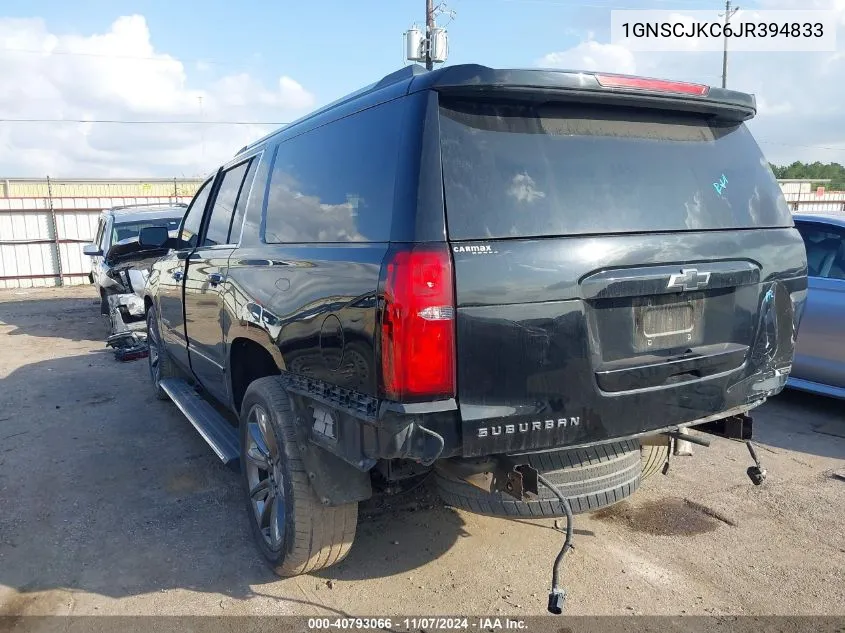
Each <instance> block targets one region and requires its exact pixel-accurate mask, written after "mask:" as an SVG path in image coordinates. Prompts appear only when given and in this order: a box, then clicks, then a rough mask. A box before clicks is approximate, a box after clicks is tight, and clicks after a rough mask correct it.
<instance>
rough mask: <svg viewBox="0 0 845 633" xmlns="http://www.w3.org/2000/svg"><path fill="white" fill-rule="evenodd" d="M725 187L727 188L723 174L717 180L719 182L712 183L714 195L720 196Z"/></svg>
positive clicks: (726, 178)
mask: <svg viewBox="0 0 845 633" xmlns="http://www.w3.org/2000/svg"><path fill="white" fill-rule="evenodd" d="M727 186H728V177H727V176H725V174H722V177H721V178H720V179H719V182H714V183H713V188H714V189H715V190H716V193H718V194H719V195H720V196H721V195H722V192H723V191H724V190H725V187H727Z"/></svg>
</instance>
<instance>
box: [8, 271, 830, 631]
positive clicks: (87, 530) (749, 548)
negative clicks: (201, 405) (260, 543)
mask: <svg viewBox="0 0 845 633" xmlns="http://www.w3.org/2000/svg"><path fill="white" fill-rule="evenodd" d="M106 333H107V325H106V322H105V320H104V318H103V317H101V316H100V315H99V311H98V306H97V305H96V301H95V297H94V293H93V291H92V290H91V288H90V287H77V288H64V289H62V288H59V289H46V290H17V291H0V615H21V614H76V615H82V614H122V615H128V614H278V615H282V614H354V615H402V614H417V615H420V614H426V615H432V614H441V615H449V614H458V613H461V614H466V615H472V614H476V615H497V614H510V615H529V614H542V613H545V607H546V594H547V591H548V583H549V577H550V570H551V563H552V560H553V558H554V556H555V554H556V552H557V550H558V549H559V547H560V545H561V543H562V535H561V533H560V532H559V531H556V530H555V528H554V524H553V521H551V520H543V521H511V520H500V519H491V518H485V517H480V516H475V515H472V514H468V513H465V512H460V511H455V510H453V509H451V508H447V507H444V506H443V505H442V504H441V503H440V502H439V501H438V500H437V498H436V496H435V495H433V494H432V493H431V492H430V491H429V490H427V489H425V488H423V489H420V490H418V491H416V492H412V493H408V494H405V495H402V496H398V497H392V498H389V499H381V500H373V501H370V502H368V503H366V504H364V505H363V506H362V507H361V518H360V520H359V528H358V537H357V540H356V543H355V545H354V547H353V549H352V552H351V554H350V556H349V558H348V559H347V560H346V561H345V562H343V563H342V564H341V565H339V566H337V567H335V568H332V569H330V570H327V571H326V572H324V573H320V574H317V575H311V576H304V577H300V578H295V579H288V580H279V579H277V578H276V577H275V576H273V575H272V574H271V573H270V572H269V571H268V570H267V568H266V567H265V566H264V564H263V562H262V560H261V559H260V557H259V554H258V552H257V550H256V549H255V547H254V546H253V544H252V541H251V537H250V532H249V526H248V523H247V516H246V513H245V509H244V501H243V499H242V495H241V490H240V480H239V478H238V476H237V475H236V474H235V473H234V472H232V471H231V470H228V469H227V468H225V467H224V466H222V465H221V464H220V463H219V462H218V460H217V458H216V457H215V456H214V454H213V453H212V451H211V450H210V449H209V448H208V447H207V446H206V445H205V444H204V442H203V440H202V439H201V438H200V436H199V435H198V434H197V433H196V432H195V431H194V430H193V428H192V427H191V425H190V424H189V423H188V422H187V421H186V420H185V419H184V418H183V417H182V416H181V415H180V413H179V412H178V410H177V409H176V407H175V406H174V405H172V404H171V403H168V402H159V401H157V400H156V399H155V398H154V397H153V393H152V389H151V387H150V383H149V378H148V374H147V362H146V360H139V361H133V362H127V363H119V362H117V361H116V360H115V359H114V358H113V356H112V354H111V353H110V351H109V350H106V349H105V347H104V343H103V341H104V339H105V336H106ZM843 412H845V403H840V402H837V401H831V400H826V399H823V398H817V397H811V396H806V395H801V394H795V393H786V394H783V395H781V396H779V397H777V398H775V399H774V400H773V401H771V402H770V403H767V404H766V405H764V406H763V407H761V408H760V409H758V410H757V412H756V414H755V437H756V439H758V440H759V442H760V443H761V449H760V451H759V453H760V456H761V458H762V459H763V460H764V465H765V466H766V467H767V468H768V471H769V479H768V480H767V481H766V482H765V483H764V485H763V486H761V487H759V488H757V487H754V486H752V485H751V484H750V482H749V481H748V479H747V477H746V475H745V469H746V468H747V467H748V466H749V465H750V460H749V457H748V453H747V451H746V449H745V446H744V445H743V444H742V443H738V442H732V441H728V440H721V439H716V440H714V442H713V445H712V446H711V448H709V449H705V448H703V447H696V450H695V455H694V456H693V457H688V458H677V459H674V460H673V462H672V468H671V472H670V475H669V476H666V477H664V476H660V475H657V476H655V477H654V478H653V479H652V480H649V481H648V482H647V483H646V484H644V485H643V487H642V488H641V489H640V491H639V492H638V493H637V494H636V495H634V496H633V497H632V499H631V500H630V501H628V502H623V503H621V504H619V505H617V506H614V507H612V508H610V509H608V510H605V511H602V512H599V513H597V514H594V515H592V516H584V515H582V516H578V517H576V523H575V527H576V535H575V544H576V549H575V550H574V552H573V553H572V555H571V557H568V560H567V563H566V566H565V573H564V579H565V583H564V584H565V586H566V588H567V589H568V591H569V597H568V600H567V605H566V608H567V612H568V613H569V614H573V615H577V614H591V615H593V614H608V615H614V614H757V615H764V614H815V615H820V614H829V615H833V614H836V615H843V614H845V531H843V530H845V528H843V526H845V503H843V500H845V481H843V480H841V479H839V478H837V477H836V476H835V474H834V473H835V472H836V471H839V472H842V469H843V468H845V463H843V458H845V416H843Z"/></svg>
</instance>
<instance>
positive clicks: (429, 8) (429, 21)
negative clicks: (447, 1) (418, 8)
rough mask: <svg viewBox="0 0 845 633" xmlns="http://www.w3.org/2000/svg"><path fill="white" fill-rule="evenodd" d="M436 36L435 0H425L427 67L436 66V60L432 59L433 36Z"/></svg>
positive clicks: (427, 68) (428, 68) (429, 68)
mask: <svg viewBox="0 0 845 633" xmlns="http://www.w3.org/2000/svg"><path fill="white" fill-rule="evenodd" d="M433 36H434V0H425V41H426V42H427V43H428V44H427V46H426V47H425V69H426V70H431V69H433V68H434V62H432V61H431V47H432V38H433Z"/></svg>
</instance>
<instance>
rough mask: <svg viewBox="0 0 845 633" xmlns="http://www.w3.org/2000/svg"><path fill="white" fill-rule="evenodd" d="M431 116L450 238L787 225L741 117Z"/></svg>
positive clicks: (466, 109)
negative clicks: (435, 121)
mask: <svg viewBox="0 0 845 633" xmlns="http://www.w3.org/2000/svg"><path fill="white" fill-rule="evenodd" d="M440 114H441V116H440V129H441V153H442V160H443V182H444V187H445V194H446V211H447V220H448V226H449V235H450V237H451V238H452V239H459V240H460V239H484V238H497V237H533V236H546V235H578V234H604V233H624V232H645V231H679V230H691V231H695V230H705V229H734V228H751V227H778V226H792V217H791V214H790V211H789V208H788V207H787V205H786V201H785V200H784V198H783V196H782V194H781V191H780V188H779V187H778V184H777V181H776V180H775V177H774V175H773V174H772V171H771V169H770V168H769V165H768V163H767V162H766V160H765V158H764V157H763V155H762V153H761V152H760V150H759V148H758V147H757V144H756V143H755V142H754V140H753V139H752V137H751V134H750V132H749V131H748V129H747V128H746V126H745V125H744V124H737V123H731V122H715V121H712V120H711V121H708V120H706V119H704V118H702V117H698V116H691V115H683V114H671V113H665V112H658V111H654V110H644V109H623V108H601V107H596V106H590V107H589V108H587V107H585V106H576V105H560V104H558V105H553V106H550V105H545V106H544V105H521V104H491V103H479V102H469V101H455V102H447V103H446V104H444V105H442V106H441V109H440Z"/></svg>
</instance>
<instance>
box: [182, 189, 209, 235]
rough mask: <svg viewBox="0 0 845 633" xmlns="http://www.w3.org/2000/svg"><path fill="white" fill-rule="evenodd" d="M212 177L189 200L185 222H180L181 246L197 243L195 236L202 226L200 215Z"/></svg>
mask: <svg viewBox="0 0 845 633" xmlns="http://www.w3.org/2000/svg"><path fill="white" fill-rule="evenodd" d="M213 180H214V179H213V178H212V179H209V180H206V181H205V182H204V183H203V184H202V186H201V187H200V189H199V191H197V193H196V195H195V196H194V199H193V200H192V201H191V206H190V207H188V211H187V213H186V214H185V222H184V223H183V224H182V230H181V231H180V233H179V241H180V242H181V246H182V248H193V247H194V246H196V245H197V238H198V237H199V232H200V227H201V226H202V215H203V212H204V211H205V205H206V203H207V202H208V194H209V193H210V192H211V183H212V182H213Z"/></svg>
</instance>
